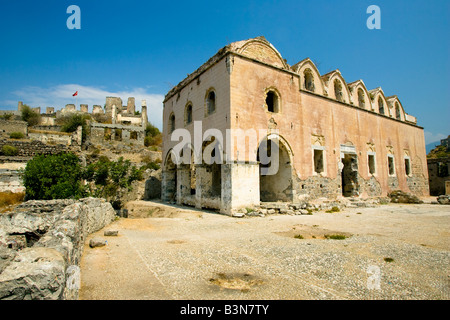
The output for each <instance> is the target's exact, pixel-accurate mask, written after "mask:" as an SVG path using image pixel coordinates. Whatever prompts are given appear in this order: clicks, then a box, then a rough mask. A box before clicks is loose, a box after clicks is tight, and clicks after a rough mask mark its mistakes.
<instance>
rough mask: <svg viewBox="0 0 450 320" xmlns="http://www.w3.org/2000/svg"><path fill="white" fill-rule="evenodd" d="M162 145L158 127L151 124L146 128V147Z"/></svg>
mask: <svg viewBox="0 0 450 320" xmlns="http://www.w3.org/2000/svg"><path fill="white" fill-rule="evenodd" d="M161 143H162V134H161V132H160V131H159V129H158V128H157V127H155V126H154V125H152V124H151V123H149V124H147V127H146V128H145V138H144V145H145V146H146V147H150V146H159V145H161Z"/></svg>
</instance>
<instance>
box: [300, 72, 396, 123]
mask: <svg viewBox="0 0 450 320" xmlns="http://www.w3.org/2000/svg"><path fill="white" fill-rule="evenodd" d="M332 85H333V87H332V88H330V89H332V90H333V93H334V97H335V99H336V100H338V101H340V102H345V103H349V101H345V98H344V87H343V84H342V82H341V81H340V80H339V79H335V80H334V81H333V84H332ZM303 88H304V89H305V90H306V91H310V92H315V93H319V92H318V90H317V89H316V84H315V83H314V75H313V71H312V70H311V69H310V68H307V69H305V70H304V71H303ZM356 94H357V101H356V103H357V104H358V107H360V108H362V109H366V107H367V106H366V94H365V93H364V90H363V89H361V88H358V89H357V93H356ZM369 98H370V97H369ZM376 103H377V105H378V113H380V114H382V115H387V116H389V114H387V110H386V108H385V104H384V102H383V99H382V98H381V97H378V100H377V102H376ZM401 113H402V110H401V107H400V105H399V103H398V102H397V101H396V102H395V104H394V114H393V115H392V116H393V117H395V119H397V120H402V117H401Z"/></svg>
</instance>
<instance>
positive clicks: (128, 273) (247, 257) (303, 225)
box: [80, 202, 450, 300]
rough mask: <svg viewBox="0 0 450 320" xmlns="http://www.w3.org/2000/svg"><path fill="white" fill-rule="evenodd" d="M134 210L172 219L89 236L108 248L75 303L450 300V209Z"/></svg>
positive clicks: (94, 251)
mask: <svg viewBox="0 0 450 320" xmlns="http://www.w3.org/2000/svg"><path fill="white" fill-rule="evenodd" d="M141 205H143V206H145V205H153V206H159V207H161V210H160V213H161V212H164V209H165V208H167V209H168V211H170V212H171V214H170V216H171V217H170V218H166V217H163V215H161V214H160V216H162V217H158V218H140V219H130V218H129V219H124V218H120V219H119V220H118V221H116V222H114V223H113V224H111V225H110V226H108V227H107V228H105V229H114V230H119V236H117V237H103V230H102V231H100V232H97V233H95V234H93V235H91V236H90V237H89V238H88V241H89V239H90V238H92V237H102V238H104V239H106V240H107V241H108V244H107V245H106V246H105V247H101V248H89V246H87V245H86V247H85V249H84V254H83V258H82V262H81V290H80V299H82V300H83V299H84V300H87V299H89V300H91V299H149V300H153V299H164V300H170V299H195V300H201V299H211V300H216V299H223V300H230V299H254V300H260V299H271V300H277V299H283V300H290V299H351V300H354V299H449V297H450V295H449V293H450V270H449V262H450V254H449V251H450V241H449V239H450V237H449V236H450V232H449V230H450V229H449V225H450V206H443V205H431V204H421V205H394V204H391V205H380V206H378V207H376V208H352V209H350V208H349V209H345V210H344V211H341V212H337V213H325V212H314V213H313V215H298V216H290V215H268V216H265V217H244V218H232V217H228V216H224V215H219V214H214V213H211V212H205V211H196V210H187V209H186V208H181V207H174V206H170V207H169V206H165V205H162V204H158V203H149V202H144V203H142V204H141ZM174 208H176V214H174ZM327 234H328V235H330V234H341V235H346V236H347V238H346V239H344V240H332V239H326V238H325V235H327ZM299 235H300V236H299ZM296 236H297V237H296ZM301 238H303V239H301ZM88 241H86V243H88ZM390 259H392V260H390Z"/></svg>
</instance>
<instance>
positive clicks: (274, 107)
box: [162, 37, 429, 214]
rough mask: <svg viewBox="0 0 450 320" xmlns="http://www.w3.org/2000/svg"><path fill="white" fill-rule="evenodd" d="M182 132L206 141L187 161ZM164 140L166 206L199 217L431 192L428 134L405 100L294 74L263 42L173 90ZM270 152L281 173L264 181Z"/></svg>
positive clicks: (304, 64)
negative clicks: (272, 205) (282, 204)
mask: <svg viewBox="0 0 450 320" xmlns="http://www.w3.org/2000/svg"><path fill="white" fill-rule="evenodd" d="M199 127H201V128H200V129H199ZM179 128H184V129H186V130H187V131H188V132H189V133H190V135H191V136H192V137H194V136H195V134H194V131H195V130H197V131H199V130H200V137H201V139H202V142H201V143H195V141H194V140H195V139H194V138H192V140H191V141H190V143H188V146H189V148H188V149H184V150H183V151H182V152H179V150H178V149H177V146H178V145H179V142H178V140H177V139H175V140H176V141H171V136H172V132H174V130H175V129H179ZM197 133H198V132H197ZM210 136H214V138H213V139H209V137H210ZM163 137H164V138H163V139H164V140H163V155H162V157H163V181H162V198H163V200H166V201H176V202H177V203H180V204H188V205H193V206H196V207H198V208H214V209H218V210H220V211H221V212H223V213H227V214H231V213H233V212H234V211H236V210H238V209H240V208H245V207H250V206H254V205H259V204H260V202H261V201H262V202H266V201H270V202H272V201H290V202H299V201H303V200H305V199H311V198H318V197H327V198H339V197H342V196H345V197H375V196H385V195H386V194H387V193H388V192H390V191H391V190H395V189H401V190H404V191H407V192H411V193H414V194H416V195H428V193H429V190H428V173H427V167H426V153H425V141H424V133H423V128H421V127H419V126H418V125H417V120H416V118H415V117H413V116H411V115H409V114H407V113H406V112H405V111H404V109H403V106H402V104H401V102H400V100H399V98H398V97H397V96H395V95H394V96H389V97H386V96H385V94H384V92H383V90H382V89H381V88H376V89H374V90H370V91H369V90H367V88H366V87H365V85H364V82H363V81H362V80H358V81H355V82H352V83H348V84H347V83H346V81H345V80H344V78H343V76H342V75H341V73H340V72H339V70H335V71H333V72H330V73H327V74H325V75H320V73H319V71H318V70H317V68H316V66H315V65H314V63H313V62H312V61H311V60H310V59H305V60H302V61H300V62H299V63H297V64H295V65H293V66H289V65H288V64H287V63H286V61H285V60H284V59H283V58H282V56H281V55H280V53H279V52H278V51H277V50H276V49H275V48H274V47H273V46H272V45H271V44H270V43H269V42H268V41H267V40H266V39H264V38H263V37H258V38H254V39H250V40H245V41H239V42H235V43H232V44H230V45H228V46H226V47H224V48H222V49H221V50H219V52H218V53H217V54H216V55H215V56H213V57H212V58H211V59H209V60H208V61H207V62H206V63H205V64H204V65H202V66H201V67H200V68H199V69H198V70H196V71H195V72H194V73H192V74H190V75H189V76H188V77H187V78H186V79H184V80H183V81H182V82H180V83H179V84H178V85H177V86H176V87H174V88H173V89H172V90H171V91H170V92H169V93H168V94H167V95H166V97H165V101H164V114H163ZM185 142H186V141H185ZM267 142H270V144H269V145H271V146H272V147H271V148H272V149H273V148H276V150H275V151H277V152H274V150H269V149H270V148H269V147H268V146H266V144H267ZM205 150H206V152H205ZM212 150H214V151H212ZM262 150H264V152H265V153H266V154H269V153H273V154H275V153H276V155H277V158H276V162H277V164H278V168H277V170H276V172H275V174H270V175H264V174H262V172H263V171H264V170H265V169H267V166H268V165H267V164H265V163H263V161H261V159H260V155H261V151H262ZM268 150H269V151H268ZM185 152H186V153H189V152H190V153H191V156H190V157H189V155H187V154H186V153H185ZM199 154H201V155H202V156H203V161H201V162H199V161H194V160H195V159H198V155H199ZM218 154H219V156H218ZM181 156H183V157H184V158H190V159H192V161H190V163H189V162H188V163H186V161H183V163H179V160H180V159H181ZM196 157H197V158H196ZM208 157H209V158H211V157H212V158H213V159H216V160H217V159H219V160H221V161H216V162H219V163H213V164H210V161H208ZM274 159H275V158H273V159H272V162H271V164H273V163H274V161H275V160H274ZM272 173H274V172H272Z"/></svg>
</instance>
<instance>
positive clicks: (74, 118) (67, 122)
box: [58, 114, 90, 141]
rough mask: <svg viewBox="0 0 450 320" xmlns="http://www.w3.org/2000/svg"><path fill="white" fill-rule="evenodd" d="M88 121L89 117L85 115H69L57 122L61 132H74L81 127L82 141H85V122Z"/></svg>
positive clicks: (86, 127)
mask: <svg viewBox="0 0 450 320" xmlns="http://www.w3.org/2000/svg"><path fill="white" fill-rule="evenodd" d="M89 119H90V116H89V115H86V114H70V115H68V116H65V117H63V118H61V119H60V120H59V121H58V122H59V123H60V124H61V125H62V127H61V131H62V132H75V131H77V129H78V127H79V126H81V128H82V133H81V134H82V141H85V140H86V134H87V129H88V126H87V120H89Z"/></svg>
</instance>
